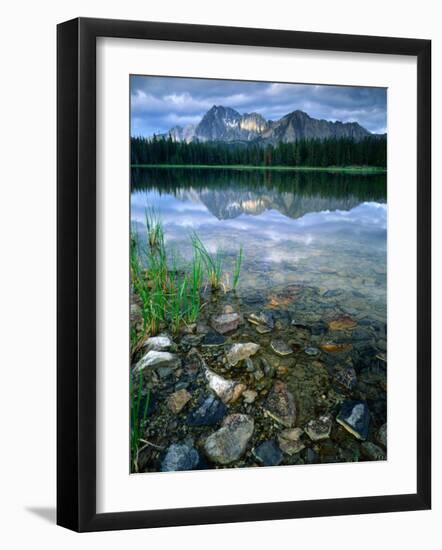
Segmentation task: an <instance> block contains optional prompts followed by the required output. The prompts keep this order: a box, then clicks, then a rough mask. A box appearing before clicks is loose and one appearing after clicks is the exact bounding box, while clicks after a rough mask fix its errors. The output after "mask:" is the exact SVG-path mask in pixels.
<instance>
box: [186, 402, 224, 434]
mask: <svg viewBox="0 0 442 550" xmlns="http://www.w3.org/2000/svg"><path fill="white" fill-rule="evenodd" d="M226 414H227V408H226V406H225V405H224V404H223V403H222V402H221V401H220V400H219V399H217V398H216V397H215V396H214V395H213V394H210V395H209V396H207V397H203V398H202V399H201V400H200V402H199V404H198V405H197V406H196V407H195V408H194V409H193V410H192V411H191V412H190V414H189V416H188V417H187V424H189V426H213V425H214V424H218V422H220V421H221V420H222V419H223V418H224V416H225V415H226Z"/></svg>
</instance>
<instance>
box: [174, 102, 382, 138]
mask: <svg viewBox="0 0 442 550" xmlns="http://www.w3.org/2000/svg"><path fill="white" fill-rule="evenodd" d="M169 135H171V136H172V138H173V139H175V140H177V141H186V142H189V141H193V140H198V141H221V142H227V143H234V142H256V143H261V144H266V143H269V144H273V145H275V144H277V143H280V142H283V143H292V142H294V141H297V140H299V139H327V138H337V139H339V138H350V139H354V140H356V141H357V140H361V139H363V138H364V137H367V136H369V135H371V133H370V132H369V131H368V130H366V129H365V128H363V127H362V126H361V125H360V124H359V123H357V122H339V121H338V122H332V121H328V120H320V119H316V118H312V117H311V116H310V115H309V114H308V113H306V112H304V111H301V110H300V109H296V110H295V111H292V112H290V113H287V114H286V115H284V116H283V117H282V118H280V119H279V120H276V121H269V120H266V119H265V118H264V117H263V116H262V115H261V114H259V113H256V112H252V113H244V114H242V115H241V114H240V113H239V112H238V111H236V110H235V109H232V107H225V106H224V105H213V106H212V107H211V108H210V109H209V110H208V111H207V112H206V113H205V115H204V116H203V118H202V119H201V121H200V122H199V124H197V125H196V126H188V127H185V128H172V129H171V130H170V131H169Z"/></svg>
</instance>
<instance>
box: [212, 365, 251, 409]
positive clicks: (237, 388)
mask: <svg viewBox="0 0 442 550" xmlns="http://www.w3.org/2000/svg"><path fill="white" fill-rule="evenodd" d="M204 374H205V376H206V379H207V382H208V383H209V387H210V389H211V390H213V391H214V392H215V393H216V395H217V396H218V397H219V398H220V399H221V401H222V402H223V403H225V404H227V403H232V402H234V401H236V400H237V399H238V398H239V396H240V395H241V394H242V392H243V391H244V390H245V389H246V386H244V384H240V383H239V382H236V381H235V380H226V379H225V378H223V377H222V376H220V375H219V374H216V372H213V371H211V370H210V369H206V370H205V373H204Z"/></svg>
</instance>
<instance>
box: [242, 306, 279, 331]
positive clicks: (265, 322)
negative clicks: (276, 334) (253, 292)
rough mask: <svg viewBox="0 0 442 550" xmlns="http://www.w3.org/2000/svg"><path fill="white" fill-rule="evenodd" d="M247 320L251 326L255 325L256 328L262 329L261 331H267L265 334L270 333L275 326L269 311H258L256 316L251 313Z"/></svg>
mask: <svg viewBox="0 0 442 550" xmlns="http://www.w3.org/2000/svg"><path fill="white" fill-rule="evenodd" d="M247 320H248V321H249V322H250V323H252V324H253V325H257V326H258V327H259V326H260V327H262V328H263V329H267V330H266V332H270V331H271V330H272V328H273V327H274V326H275V320H274V319H273V315H272V314H271V313H270V312H269V311H264V310H263V311H260V312H259V313H258V314H256V313H251V314H250V315H249V316H248V317H247Z"/></svg>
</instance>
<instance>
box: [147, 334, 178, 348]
mask: <svg viewBox="0 0 442 550" xmlns="http://www.w3.org/2000/svg"><path fill="white" fill-rule="evenodd" d="M172 346H173V341H172V340H171V339H170V338H169V336H167V334H160V335H159V336H151V337H150V338H148V339H147V340H146V342H145V343H144V345H143V347H144V348H147V351H151V350H153V351H169V350H170V348H171V347H172Z"/></svg>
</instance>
